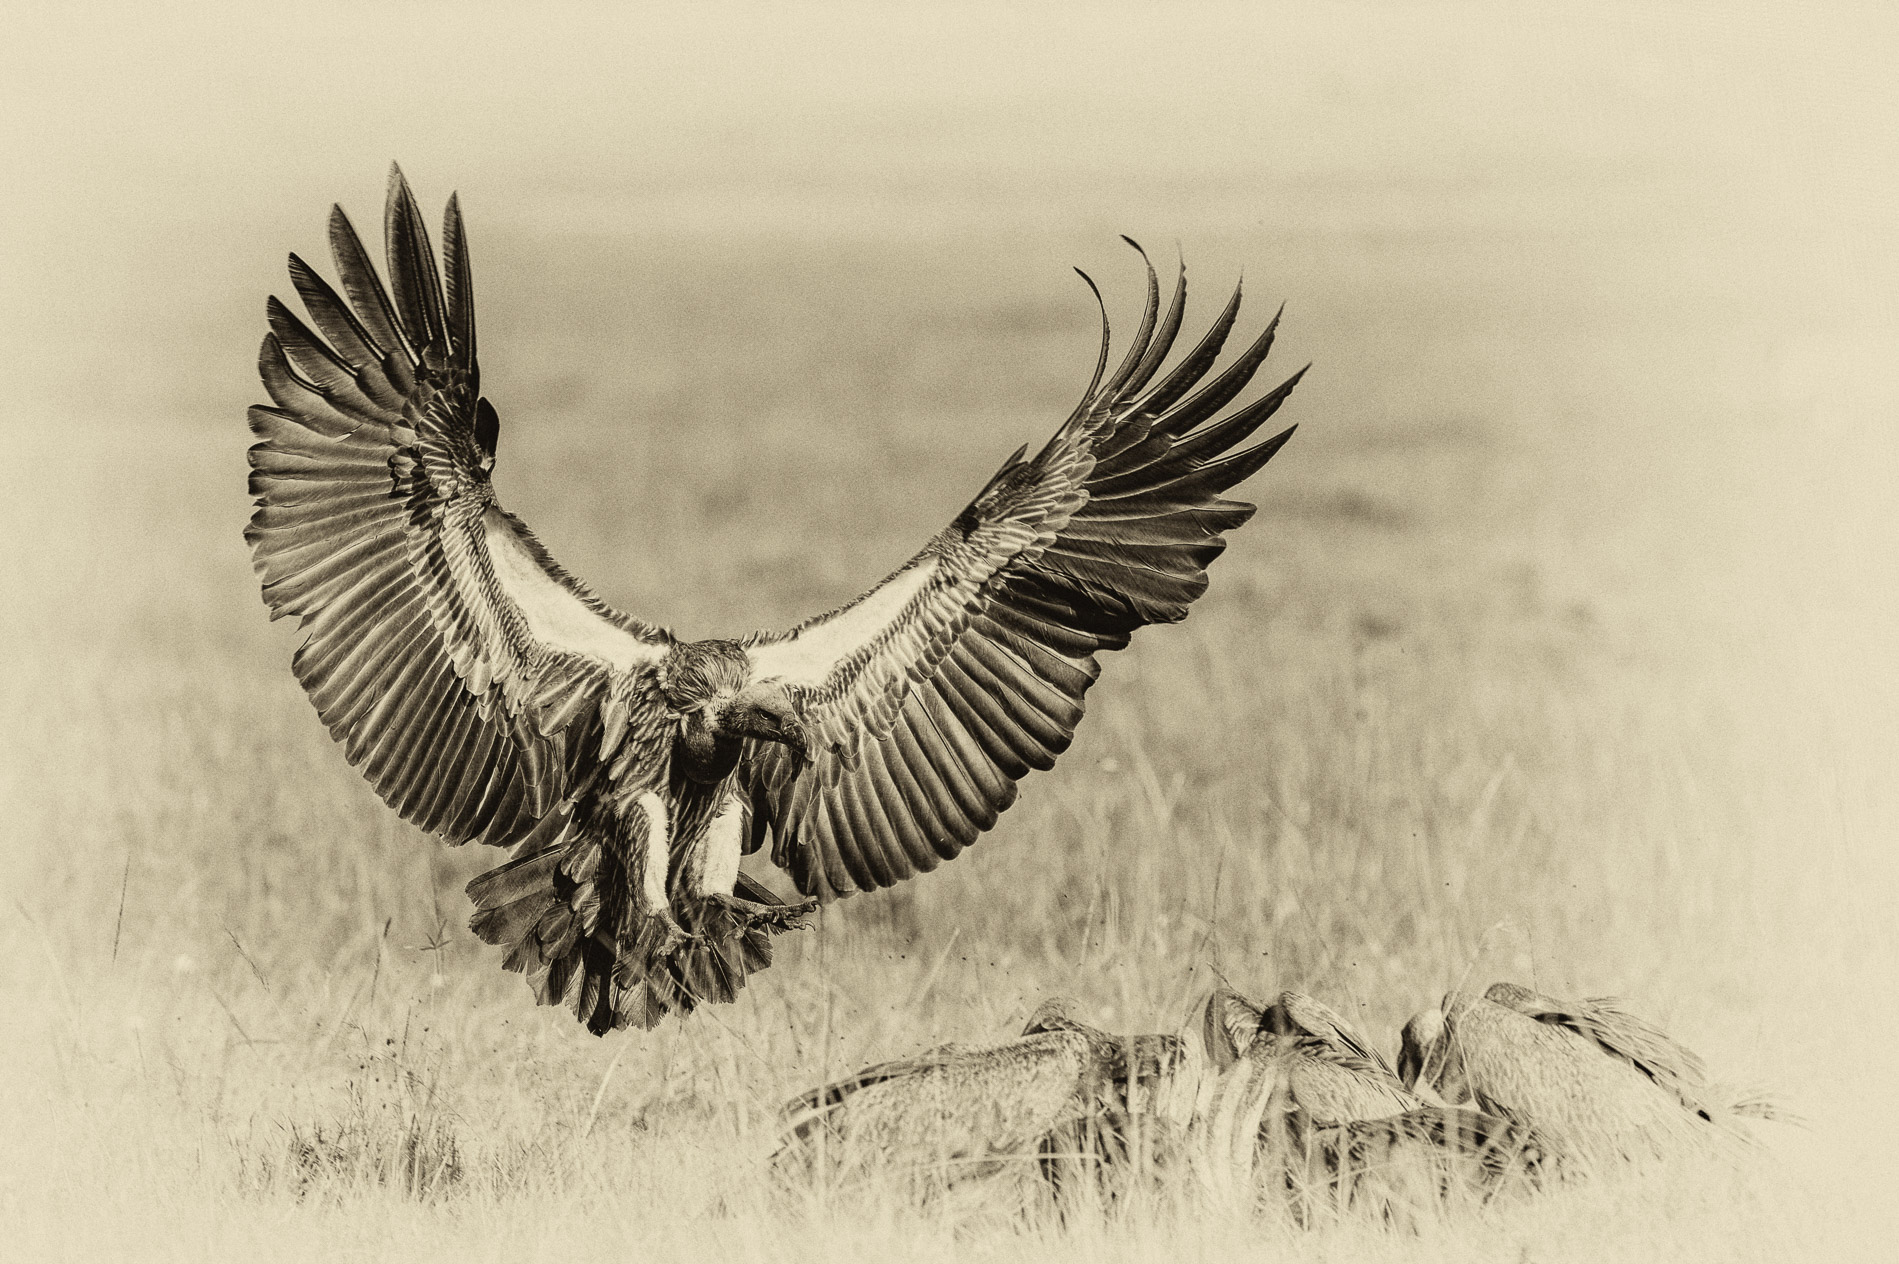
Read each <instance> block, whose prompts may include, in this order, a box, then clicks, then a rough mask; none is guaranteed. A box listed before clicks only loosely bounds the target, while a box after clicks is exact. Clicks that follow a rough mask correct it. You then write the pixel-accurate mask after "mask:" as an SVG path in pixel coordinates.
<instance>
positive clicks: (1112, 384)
mask: <svg viewBox="0 0 1899 1264" xmlns="http://www.w3.org/2000/svg"><path fill="white" fill-rule="evenodd" d="M1121 240H1122V241H1125V242H1126V243H1127V244H1128V245H1130V246H1132V247H1134V252H1135V253H1136V254H1138V255H1140V256H1141V266H1143V267H1144V268H1146V269H1147V303H1146V305H1145V306H1144V307H1143V308H1142V309H1141V324H1140V327H1139V328H1137V329H1136V330H1135V331H1134V337H1133V338H1131V339H1129V340H1128V349H1127V354H1126V355H1124V356H1122V357H1121V364H1120V367H1119V368H1117V369H1115V371H1114V376H1113V377H1111V378H1109V379H1108V384H1107V386H1106V387H1104V388H1102V393H1103V394H1104V395H1106V396H1108V397H1109V398H1110V399H1112V398H1115V397H1118V396H1119V395H1120V394H1121V393H1122V392H1123V391H1125V390H1138V389H1139V387H1138V386H1137V385H1134V384H1133V378H1134V373H1135V371H1136V370H1137V369H1139V368H1140V367H1141V365H1142V364H1144V363H1146V358H1147V345H1148V340H1149V339H1150V338H1152V337H1153V336H1154V323H1155V321H1156V320H1158V319H1159V318H1160V277H1159V276H1157V275H1155V272H1154V262H1153V260H1151V259H1149V258H1148V257H1147V251H1145V250H1142V249H1141V243H1140V242H1138V241H1136V240H1134V238H1132V237H1129V236H1128V235H1127V234H1125V233H1123V234H1122V235H1121Z"/></svg>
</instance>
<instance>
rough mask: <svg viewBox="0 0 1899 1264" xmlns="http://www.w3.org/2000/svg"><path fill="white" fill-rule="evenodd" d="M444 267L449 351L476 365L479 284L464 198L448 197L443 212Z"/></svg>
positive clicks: (461, 360)
mask: <svg viewBox="0 0 1899 1264" xmlns="http://www.w3.org/2000/svg"><path fill="white" fill-rule="evenodd" d="M442 263H443V271H444V272H445V274H446V275H445V276H444V277H443V281H444V282H445V284H446V287H447V297H448V342H449V350H450V351H451V353H452V354H453V355H454V357H455V358H456V359H457V360H458V361H460V362H461V363H462V364H464V365H467V366H469V367H471V368H472V367H473V366H474V363H475V281H474V272H473V269H472V267H471V266H470V264H469V261H468V233H467V229H466V228H465V227H464V226H463V224H462V204H461V195H460V194H458V193H450V194H449V195H448V209H447V210H445V211H443V212H442Z"/></svg>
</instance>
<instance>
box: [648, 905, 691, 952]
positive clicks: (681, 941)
mask: <svg viewBox="0 0 1899 1264" xmlns="http://www.w3.org/2000/svg"><path fill="white" fill-rule="evenodd" d="M652 918H653V920H654V921H656V922H658V923H659V936H660V937H659V942H658V943H657V944H656V945H655V946H654V948H653V956H654V957H655V958H665V957H670V956H672V955H673V954H674V953H675V952H678V951H679V950H680V949H681V948H682V947H684V946H685V943H686V939H687V938H688V937H687V935H686V932H685V931H684V930H683V929H681V927H680V925H679V923H678V922H677V921H675V920H674V919H673V915H672V910H670V909H662V910H660V911H659V912H657V913H654V914H653V915H652Z"/></svg>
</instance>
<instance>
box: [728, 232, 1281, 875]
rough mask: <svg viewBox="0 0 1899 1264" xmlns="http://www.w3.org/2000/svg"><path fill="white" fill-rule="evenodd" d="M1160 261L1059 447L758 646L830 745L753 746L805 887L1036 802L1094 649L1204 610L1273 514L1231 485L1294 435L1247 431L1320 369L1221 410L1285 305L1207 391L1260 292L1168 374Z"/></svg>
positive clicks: (780, 842)
mask: <svg viewBox="0 0 1899 1264" xmlns="http://www.w3.org/2000/svg"><path fill="white" fill-rule="evenodd" d="M1129 244H1131V245H1132V244H1133V243H1132V242H1130V243H1129ZM1135 248H1136V249H1137V250H1138V249H1139V247H1138V246H1136V247H1135ZM1143 257H1145V256H1143ZM1147 276H1148V294H1147V308H1146V312H1145V314H1144V316H1143V319H1142V321H1141V327H1140V329H1139V330H1138V331H1137V332H1136V334H1135V336H1134V340H1133V343H1132V345H1131V346H1130V347H1129V349H1128V351H1127V354H1126V356H1125V358H1124V359H1123V360H1122V362H1121V364H1120V367H1119V368H1118V369H1116V371H1115V372H1114V373H1113V374H1112V375H1111V376H1109V377H1107V378H1106V380H1105V381H1104V380H1103V373H1104V371H1105V369H1106V366H1107V357H1108V330H1107V317H1106V313H1105V310H1104V312H1103V317H1102V341H1101V355H1100V358H1099V360H1098V361H1097V363H1096V367H1095V375H1094V380H1093V382H1091V383H1090V384H1089V388H1088V391H1087V393H1086V395H1085V396H1084V397H1083V399H1082V402H1081V404H1080V405H1079V406H1078V407H1077V408H1076V409H1075V412H1074V414H1073V415H1072V416H1071V417H1070V418H1069V419H1068V421H1067V422H1066V423H1065V424H1063V426H1062V427H1061V428H1060V429H1059V430H1057V431H1056V432H1055V435H1054V437H1053V438H1051V439H1050V440H1049V441H1048V443H1047V444H1046V445H1045V446H1044V447H1043V448H1042V450H1041V451H1040V452H1038V453H1036V454H1035V456H1033V457H1031V458H1028V459H1024V456H1023V453H1022V452H1018V453H1016V455H1015V456H1013V457H1011V458H1010V459H1009V460H1008V461H1007V462H1005V463H1004V464H1003V467H1002V469H1001V470H999V471H998V472H997V474H996V476H995V477H994V478H992V479H990V480H989V483H988V485H987V486H985V487H984V488H983V489H982V491H981V492H979V493H978V494H977V495H976V498H975V499H974V500H973V501H971V502H970V505H969V507H968V508H967V509H965V510H964V511H963V512H962V513H961V514H959V515H958V516H957V518H956V520H955V522H953V523H951V524H950V526H949V527H948V529H946V530H944V531H943V532H941V533H940V534H938V535H937V536H936V537H935V538H934V539H932V540H931V541H930V542H929V543H928V544H927V545H925V546H924V548H923V551H922V552H920V553H918V554H917V555H916V556H915V557H914V558H912V559H911V560H910V561H909V562H908V563H907V564H905V566H904V567H903V569H901V570H899V571H898V572H897V573H896V574H894V575H892V576H891V577H890V578H889V579H887V580H885V581H884V582H883V583H882V584H880V585H878V586H877V587H876V588H875V589H873V590H872V591H871V592H869V593H868V594H866V595H865V596H863V597H861V598H859V599H858V600H857V601H855V602H852V603H851V604H850V605H848V606H845V607H844V608H842V609H841V610H837V611H834V612H832V613H831V614H828V615H824V616H822V617H821V618H817V619H813V620H811V621H810V622H808V623H805V624H802V625H800V626H799V627H797V628H794V629H792V630H791V631H790V632H788V633H785V634H782V635H773V636H759V637H755V638H753V640H752V642H751V643H750V645H749V648H748V652H749V653H750V655H751V658H752V664H753V672H754V676H755V678H758V679H767V678H776V679H778V680H780V681H782V682H783V683H784V684H785V686H786V688H787V691H788V692H789V693H790V694H791V696H792V698H793V700H794V703H795V704H796V705H797V706H798V708H799V709H800V710H801V712H802V713H803V715H804V717H805V722H806V726H807V730H808V736H809V737H810V739H811V743H810V744H811V747H812V759H811V760H810V762H809V763H808V764H806V763H804V762H802V761H799V760H797V759H796V758H795V757H794V756H792V755H791V754H790V753H789V752H787V751H786V750H785V749H784V748H783V747H781V746H778V745H775V744H770V745H768V744H763V743H757V744H754V745H752V746H751V747H750V748H749V749H748V751H747V754H746V757H745V759H744V760H743V762H742V763H741V766H740V779H741V786H742V789H743V791H744V793H745V794H746V795H747V797H748V799H749V801H750V805H751V820H750V836H749V839H748V848H756V847H758V846H759V845H761V843H762V842H763V839H764V836H765V834H766V832H767V831H769V832H770V833H771V834H772V836H773V838H774V844H773V852H772V856H773V859H774V860H775V861H776V863H777V864H778V865H779V866H780V867H782V868H784V869H785V870H786V871H787V872H789V873H790V874H791V876H792V879H793V880H794V881H795V882H796V883H797V885H798V888H799V889H800V890H801V891H803V892H805V893H806V894H808V895H818V896H821V897H824V898H831V897H835V896H840V895H848V894H850V893H852V892H854V891H862V890H868V889H872V888H876V887H886V886H889V885H891V884H892V883H895V882H899V881H902V880H903V879H905V878H908V877H911V876H912V875H914V874H917V873H921V872H925V871H927V870H931V869H934V868H936V866H937V865H939V864H941V863H942V862H943V861H945V860H948V859H950V858H952V857H954V856H956V855H957V854H958V853H960V852H961V851H962V850H963V848H965V847H967V846H968V845H969V844H970V843H972V842H974V841H975V839H976V836H977V835H978V834H980V833H981V832H982V831H984V830H986V829H988V828H990V827H991V826H992V825H994V824H995V823H996V818H997V815H998V814H999V813H1001V812H1002V811H1003V810H1004V809H1006V808H1007V807H1008V806H1009V805H1010V804H1011V803H1013V802H1014V801H1015V795H1016V782H1017V781H1019V780H1021V778H1023V777H1024V776H1026V775H1028V773H1029V771H1030V770H1031V769H1045V768H1049V767H1052V766H1053V765H1054V762H1055V757H1056V756H1057V755H1059V754H1060V753H1061V752H1062V751H1064V750H1066V749H1067V748H1068V743H1069V740H1070V739H1071V738H1072V737H1073V735H1074V731H1075V725H1076V724H1077V723H1078V722H1079V721H1080V720H1081V716H1082V699H1083V696H1084V695H1085V694H1086V693H1087V691H1088V687H1089V686H1090V685H1092V684H1093V683H1094V680H1095V677H1096V675H1097V674H1098V673H1099V671H1100V668H1099V665H1098V664H1097V663H1096V661H1095V655H1096V654H1097V653H1098V652H1100V651H1102V650H1116V649H1120V648H1122V647H1123V646H1125V645H1126V644H1127V643H1128V638H1129V635H1130V634H1131V633H1132V632H1133V631H1134V630H1135V629H1136V628H1138V627H1141V626H1142V625H1144V624H1149V623H1172V622H1175V621H1178V620H1180V619H1182V618H1184V617H1185V616H1186V614H1187V607H1188V606H1189V605H1190V604H1191V603H1192V602H1193V601H1194V599H1195V598H1197V597H1198V596H1199V595H1200V594H1201V593H1202V592H1204V591H1205V590H1206V586H1207V575H1206V567H1207V565H1208V563H1210V562H1211V561H1212V560H1213V559H1214V558H1215V557H1217V556H1218V555H1219V554H1220V552H1221V550H1222V549H1224V548H1225V547H1226V541H1225V539H1224V538H1223V536H1222V535H1221V533H1222V532H1224V531H1228V530H1231V529H1232V528H1234V527H1237V526H1239V525H1240V524H1241V523H1243V522H1245V521H1246V520H1247V519H1248V518H1249V517H1251V516H1252V514H1253V506H1252V505H1249V504H1245V503H1243V502H1240V501H1233V500H1224V499H1221V493H1223V492H1225V491H1226V490H1227V489H1228V488H1230V487H1232V486H1233V485H1234V484H1236V483H1238V482H1240V481H1241V480H1242V479H1244V478H1246V477H1247V476H1248V475H1250V474H1252V473H1253V472H1254V471H1255V470H1257V469H1258V468H1259V467H1260V466H1262V465H1264V464H1265V463H1266V461H1267V460H1268V459H1269V458H1271V456H1272V455H1273V453H1274V452H1276V451H1278V450H1279V447H1280V445H1281V444H1283V443H1284V442H1285V441H1286V439H1287V438H1288V437H1289V436H1290V435H1291V433H1292V432H1291V431H1290V430H1287V431H1285V432H1284V433H1282V434H1279V435H1276V436H1274V437H1273V438H1271V439H1268V440H1266V441H1264V442H1263V443H1259V444H1255V445H1254V446H1252V447H1244V448H1243V447H1240V445H1241V444H1242V443H1244V442H1245V440H1246V439H1247V438H1248V437H1249V436H1251V435H1252V434H1253V433H1254V431H1256V430H1257V429H1258V428H1259V427H1260V426H1261V425H1262V424H1263V423H1264V422H1265V421H1266V419H1267V418H1269V417H1271V416H1272V415H1273V413H1274V412H1275V411H1276V410H1277V409H1278V407H1279V405H1280V404H1281V403H1282V402H1283V401H1284V400H1285V398H1286V396H1287V395H1288V394H1289V393H1290V392H1291V390H1292V388H1293V385H1294V384H1295V383H1296V382H1297V381H1298V377H1299V375H1298V374H1295V375H1294V376H1293V377H1292V378H1291V379H1290V380H1288V381H1287V382H1285V383H1284V384H1283V385H1281V386H1280V387H1278V388H1277V389H1276V390H1274V391H1272V392H1271V393H1270V394H1268V395H1265V396H1264V397H1262V398H1260V399H1259V400H1257V401H1256V402H1254V403H1252V404H1250V405H1248V406H1246V407H1245V408H1242V409H1240V410H1238V411H1236V412H1234V413H1233V414H1232V415H1230V416H1228V417H1226V418H1224V419H1216V414H1218V413H1219V412H1220V410H1221V409H1223V408H1225V407H1226V405H1227V404H1228V403H1230V402H1231V401H1232V400H1233V398H1234V397H1235V396H1236V395H1238V394H1239V393H1240V391H1241V390H1242V389H1243V388H1244V387H1245V386H1246V384H1247V383H1248V382H1249V381H1250V380H1251V379H1252V377H1253V374H1254V373H1255V372H1256V371H1257V370H1258V368H1259V366H1260V364H1261V362H1262V361H1264V360H1265V358H1266V353H1267V351H1268V350H1269V349H1270V348H1271V346H1272V341H1273V332H1274V328H1275V327H1276V325H1277V323H1278V321H1277V317H1275V318H1274V322H1273V324H1272V325H1269V326H1268V327H1267V329H1266V330H1265V332H1264V333H1262V334H1261V335H1260V337H1259V339H1258V340H1257V341H1256V342H1254V343H1253V345H1252V346H1251V347H1249V348H1248V349H1247V350H1246V352H1245V353H1244V354H1243V355H1241V356H1240V357H1239V358H1238V359H1237V360H1236V361H1235V362H1234V363H1233V364H1232V365H1231V367H1229V368H1228V369H1226V370H1225V371H1224V372H1223V373H1221V374H1220V375H1219V376H1218V377H1216V378H1214V379H1213V380H1212V381H1211V382H1209V383H1207V384H1206V385H1204V386H1201V387H1200V389H1199V390H1198V391H1197V392H1196V393H1194V394H1192V395H1189V394H1188V392H1189V391H1191V390H1193V389H1194V388H1195V387H1196V386H1197V385H1199V384H1200V382H1201V381H1202V379H1203V378H1205V377H1206V375H1207V373H1208V371H1209V370H1210V369H1211V368H1212V366H1213V363H1214V361H1215V359H1216V358H1217V357H1218V355H1219V353H1220V348H1221V346H1222V345H1223V344H1224V342H1225V340H1226V336H1227V334H1228V332H1229V331H1230V330H1231V329H1232V327H1233V322H1234V319H1235V317H1236V316H1237V315H1238V312H1239V303H1240V295H1239V291H1238V290H1237V289H1236V290H1235V291H1234V294H1233V298H1232V300H1231V301H1230V302H1229V303H1228V304H1227V306H1226V309H1225V310H1224V311H1223V312H1222V313H1221V314H1220V317H1219V319H1218V320H1216V321H1215V322H1214V325H1213V328H1212V329H1211V330H1210V331H1209V332H1208V333H1207V335H1206V336H1205V337H1204V338H1203V339H1201V341H1200V344H1199V345H1198V346H1197V347H1195V348H1194V349H1193V350H1192V351H1191V352H1189V353H1188V354H1187V355H1186V356H1185V357H1184V358H1182V359H1181V360H1180V362H1179V363H1178V364H1177V365H1176V366H1175V367H1174V368H1173V369H1172V370H1171V371H1170V372H1168V373H1167V374H1166V375H1165V376H1162V377H1160V379H1159V380H1158V382H1155V377H1156V374H1157V373H1158V372H1159V370H1160V367H1161V364H1162V362H1163V361H1164V360H1165V359H1166V357H1167V354H1168V351H1169V350H1170V349H1171V348H1172V346H1173V342H1174V337H1175V335H1176V334H1177V333H1178V332H1179V330H1180V321H1181V316H1182V313H1183V312H1184V310H1185V304H1186V292H1187V286H1186V270H1185V268H1184V267H1183V268H1182V270H1181V273H1180V278H1179V280H1178V282H1177V283H1176V286H1175V290H1174V296H1173V301H1172V303H1171V304H1170V306H1169V308H1168V311H1167V314H1166V316H1165V317H1164V318H1163V317H1161V316H1160V287H1159V284H1158V281H1157V279H1156V278H1155V276H1154V270H1153V268H1152V267H1151V266H1150V267H1149V268H1148V271H1147ZM1084 279H1086V275H1085V274H1084ZM1093 284H1094V283H1093V282H1092V281H1090V282H1089V285H1090V287H1091V288H1092V287H1093ZM1098 297H1099V293H1098V292H1097V298H1098ZM1301 372H1303V370H1301ZM1150 382H1154V385H1152V386H1151V387H1150V386H1149V383H1150Z"/></svg>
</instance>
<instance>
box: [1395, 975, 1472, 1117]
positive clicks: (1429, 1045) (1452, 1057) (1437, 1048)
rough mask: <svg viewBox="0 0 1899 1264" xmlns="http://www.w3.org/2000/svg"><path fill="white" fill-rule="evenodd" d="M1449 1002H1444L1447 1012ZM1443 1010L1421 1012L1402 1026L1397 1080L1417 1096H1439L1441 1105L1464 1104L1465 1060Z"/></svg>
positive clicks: (1467, 1093) (1465, 1095)
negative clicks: (1442, 1102) (1444, 1103)
mask: <svg viewBox="0 0 1899 1264" xmlns="http://www.w3.org/2000/svg"><path fill="white" fill-rule="evenodd" d="M1450 1000H1451V998H1449V997H1446V998H1445V1005H1446V1007H1447V1008H1448V1006H1449V1004H1450ZM1444 1012H1445V1011H1444V1009H1427V1010H1420V1011H1419V1012H1418V1013H1416V1014H1413V1015H1412V1016H1411V1018H1410V1020H1409V1021H1407V1022H1406V1023H1405V1025H1404V1031H1403V1033H1402V1035H1400V1037H1399V1040H1398V1078H1399V1079H1400V1080H1402V1081H1403V1082H1404V1085H1405V1087H1406V1088H1408V1089H1410V1090H1412V1091H1413V1092H1415V1093H1418V1094H1420V1095H1423V1094H1430V1095H1431V1096H1433V1097H1437V1096H1440V1095H1441V1098H1442V1100H1443V1101H1444V1102H1446V1103H1448V1104H1455V1103H1457V1102H1461V1101H1463V1100H1465V1099H1466V1098H1467V1097H1469V1095H1470V1091H1469V1089H1468V1087H1467V1086H1466V1085H1465V1082H1464V1059H1463V1055H1462V1054H1461V1053H1460V1052H1459V1051H1458V1048H1457V1041H1456V1040H1455V1039H1454V1038H1453V1037H1452V1036H1451V1032H1450V1028H1449V1027H1448V1025H1447V1024H1446V1023H1445V1021H1444Z"/></svg>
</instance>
